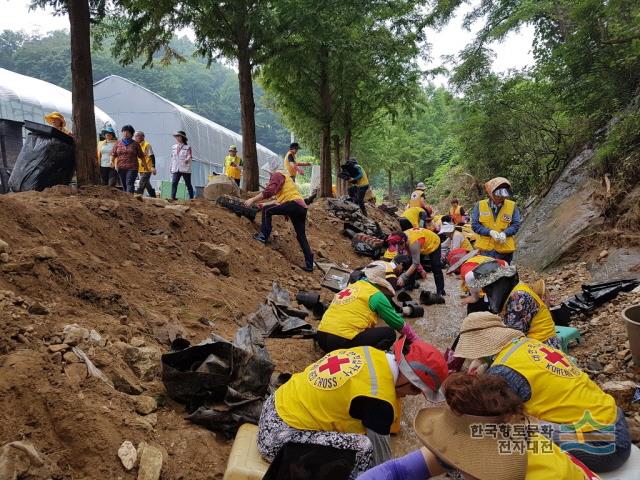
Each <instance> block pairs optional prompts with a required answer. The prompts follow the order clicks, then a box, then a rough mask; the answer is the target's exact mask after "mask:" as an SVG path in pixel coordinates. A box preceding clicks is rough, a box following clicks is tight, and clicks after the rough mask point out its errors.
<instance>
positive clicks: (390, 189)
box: [387, 169, 394, 203]
mask: <svg viewBox="0 0 640 480" xmlns="http://www.w3.org/2000/svg"><path fill="white" fill-rule="evenodd" d="M387 196H388V197H389V203H394V199H393V186H392V184H391V169H389V170H387Z"/></svg>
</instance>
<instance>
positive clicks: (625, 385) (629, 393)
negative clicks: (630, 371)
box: [601, 380, 636, 410]
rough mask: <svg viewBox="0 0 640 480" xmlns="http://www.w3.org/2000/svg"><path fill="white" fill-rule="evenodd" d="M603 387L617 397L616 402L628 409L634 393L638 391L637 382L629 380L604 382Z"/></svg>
mask: <svg viewBox="0 0 640 480" xmlns="http://www.w3.org/2000/svg"><path fill="white" fill-rule="evenodd" d="M601 388H602V390H603V391H604V392H605V393H608V394H609V395H611V396H612V397H613V398H615V399H616V403H617V404H618V406H619V407H620V408H622V409H623V410H626V406H628V405H629V402H631V399H632V398H633V393H634V392H635V391H636V383H635V382H632V381H629V380H624V381H620V382H618V381H611V382H606V383H605V384H603V385H602V386H601Z"/></svg>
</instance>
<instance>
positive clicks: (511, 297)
mask: <svg viewBox="0 0 640 480" xmlns="http://www.w3.org/2000/svg"><path fill="white" fill-rule="evenodd" d="M465 282H466V283H467V285H468V286H469V288H471V289H474V290H482V291H483V292H484V293H485V294H486V299H487V301H488V303H489V311H491V312H492V313H495V314H498V315H500V317H501V318H502V321H503V322H504V324H505V325H507V326H508V327H511V328H515V329H516V330H520V331H521V332H522V333H524V334H525V335H526V336H528V337H530V338H533V339H535V340H539V341H541V342H544V343H546V344H548V345H551V346H552V347H553V348H560V345H561V342H560V339H559V338H558V337H557V336H556V325H555V322H554V321H553V316H552V315H551V311H550V310H549V307H547V305H546V304H545V303H544V301H543V300H542V299H541V298H540V297H539V296H538V294H537V293H536V292H534V291H533V289H532V288H531V287H530V286H529V285H527V284H526V283H524V282H521V281H520V280H519V278H518V271H517V269H516V267H515V266H512V265H505V266H501V265H500V264H499V263H498V262H497V261H492V262H484V263H482V264H481V265H478V266H477V267H476V268H474V269H473V270H472V271H471V273H470V274H468V275H467V278H466V279H465Z"/></svg>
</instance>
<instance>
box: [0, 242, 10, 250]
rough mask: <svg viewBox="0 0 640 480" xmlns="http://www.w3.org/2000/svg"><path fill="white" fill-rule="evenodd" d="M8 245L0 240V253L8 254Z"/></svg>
mask: <svg viewBox="0 0 640 480" xmlns="http://www.w3.org/2000/svg"><path fill="white" fill-rule="evenodd" d="M9 250H10V249H9V244H8V243H7V242H5V241H4V240H0V253H9Z"/></svg>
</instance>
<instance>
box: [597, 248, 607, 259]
mask: <svg viewBox="0 0 640 480" xmlns="http://www.w3.org/2000/svg"><path fill="white" fill-rule="evenodd" d="M608 255H609V251H608V250H602V251H601V252H600V255H598V258H600V259H603V258H604V257H606V256H608Z"/></svg>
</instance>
